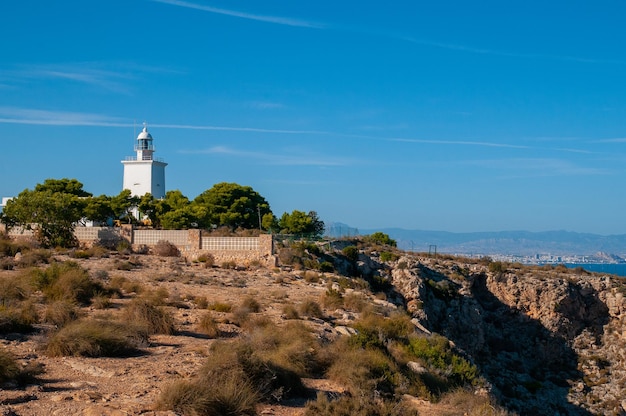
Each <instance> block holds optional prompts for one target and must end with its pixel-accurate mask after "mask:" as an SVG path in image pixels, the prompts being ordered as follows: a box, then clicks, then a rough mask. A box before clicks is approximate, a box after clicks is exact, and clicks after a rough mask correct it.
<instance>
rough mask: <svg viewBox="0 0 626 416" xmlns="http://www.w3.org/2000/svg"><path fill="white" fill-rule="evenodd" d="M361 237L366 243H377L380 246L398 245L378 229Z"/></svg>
mask: <svg viewBox="0 0 626 416" xmlns="http://www.w3.org/2000/svg"><path fill="white" fill-rule="evenodd" d="M363 239H364V240H365V242H367V243H370V244H378V245H381V246H391V247H397V245H398V243H397V242H396V240H393V239H391V238H390V237H389V235H388V234H385V233H383V232H380V231H378V232H375V233H373V234H371V235H368V236H365V237H364V238H363Z"/></svg>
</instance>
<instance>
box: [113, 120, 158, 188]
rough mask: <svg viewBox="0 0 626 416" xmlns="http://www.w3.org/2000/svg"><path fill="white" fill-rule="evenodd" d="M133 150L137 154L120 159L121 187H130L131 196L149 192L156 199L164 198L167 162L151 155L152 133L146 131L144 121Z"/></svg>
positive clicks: (152, 150)
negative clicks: (122, 170) (122, 179)
mask: <svg viewBox="0 0 626 416" xmlns="http://www.w3.org/2000/svg"><path fill="white" fill-rule="evenodd" d="M135 151H136V152H137V156H129V157H127V158H126V160H123V161H122V164H123V165H124V185H123V189H130V192H131V195H133V196H138V197H142V196H144V195H145V194H147V193H151V194H152V196H153V197H155V198H156V199H161V198H164V197H165V167H166V166H167V163H165V162H164V161H163V160H160V159H155V158H154V157H153V155H154V145H153V144H152V135H150V133H148V128H147V127H146V123H144V125H143V130H142V131H141V133H139V136H137V144H135Z"/></svg>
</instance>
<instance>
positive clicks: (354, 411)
mask: <svg viewBox="0 0 626 416" xmlns="http://www.w3.org/2000/svg"><path fill="white" fill-rule="evenodd" d="M418 414H419V413H418V412H417V410H415V409H412V408H411V407H410V405H405V404H404V403H402V402H400V403H396V402H395V401H393V402H392V401H387V400H380V399H379V400H371V399H370V398H368V397H355V396H341V397H338V398H336V399H334V400H329V399H328V397H327V396H326V394H324V393H322V392H318V394H317V399H316V400H315V401H310V402H308V403H307V405H306V410H305V412H304V416H417V415H418Z"/></svg>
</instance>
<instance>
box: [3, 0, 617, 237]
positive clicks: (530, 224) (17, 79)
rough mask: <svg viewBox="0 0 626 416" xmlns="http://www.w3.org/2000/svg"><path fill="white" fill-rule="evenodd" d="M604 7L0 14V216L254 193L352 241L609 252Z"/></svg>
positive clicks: (612, 150) (159, 3) (40, 9)
mask: <svg viewBox="0 0 626 416" xmlns="http://www.w3.org/2000/svg"><path fill="white" fill-rule="evenodd" d="M625 14H626V3H623V2H619V1H600V2H593V3H590V2H584V1H568V2H565V1H552V2H548V3H546V2H539V1H527V2H506V3H502V2H496V1H487V2H480V3H478V4H476V3H467V2H460V1H442V2H436V3H435V2H405V1H402V2H393V1H392V2H391V3H385V6H384V7H381V6H380V3H378V2H372V1H359V2H356V1H344V2H340V3H337V2H330V1H319V2H313V3H301V2H287V1H272V0H270V1H267V2H262V3H259V2H252V1H246V0H244V1H239V2H236V3H233V2H227V1H224V0H220V1H208V0H190V1H179V0H129V1H120V0H111V1H109V2H82V1H77V0H68V1H63V2H54V3H50V2H42V1H37V0H23V1H20V2H5V3H3V4H2V5H0V15H1V16H2V17H3V19H2V24H1V25H0V36H2V38H3V39H4V40H5V42H4V43H3V53H2V55H1V56H0V143H1V144H2V146H1V147H0V154H1V156H2V157H1V158H0V196H15V195H17V194H18V193H19V192H21V191H22V190H23V189H25V188H31V189H32V188H33V187H34V186H35V185H36V184H37V183H42V182H43V181H44V180H45V179H47V178H63V177H67V178H75V179H78V180H79V181H81V182H82V183H83V184H84V185H85V186H84V187H85V190H87V191H89V192H91V193H93V194H95V195H99V194H108V195H114V194H118V193H119V192H120V191H121V190H122V175H123V169H122V166H121V164H120V161H121V160H124V158H125V157H126V156H129V155H132V154H133V153H134V150H133V146H134V144H135V138H136V137H137V134H139V132H140V131H141V128H142V123H143V122H146V123H147V126H148V129H149V130H150V133H151V134H152V136H153V137H154V145H155V148H156V153H155V157H158V158H163V159H164V160H165V161H166V162H167V163H168V168H167V181H166V185H167V190H173V189H179V190H180V191H181V192H182V193H183V194H185V195H186V196H188V197H189V198H190V199H193V198H195V197H196V196H197V195H198V194H200V193H201V192H203V191H204V190H206V189H209V188H211V187H212V186H213V185H214V184H215V183H219V182H236V183H239V184H241V185H249V186H252V187H253V188H254V189H255V190H256V191H257V192H259V193H260V194H261V195H263V196H264V197H265V198H266V199H267V201H268V202H269V203H270V205H271V208H272V210H273V211H274V213H275V214H276V215H278V216H280V215H281V214H282V213H283V212H291V211H292V210H294V209H298V210H302V211H310V210H314V211H317V212H318V213H319V215H320V217H321V219H322V220H324V221H326V222H343V223H345V224H349V225H350V226H352V227H356V228H359V229H374V228H390V227H400V228H404V229H419V230H444V231H451V232H473V231H503V230H528V231H547V230H568V231H575V232H587V233H596V234H602V235H609V234H626V219H625V218H624V214H623V212H624V209H623V207H624V206H626V193H624V192H622V190H621V186H622V184H623V183H624V182H626V123H625V122H624V120H626V82H624V76H623V74H624V69H625V68H626V36H624V34H623V16H624V15H625Z"/></svg>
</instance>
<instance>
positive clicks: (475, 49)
mask: <svg viewBox="0 0 626 416" xmlns="http://www.w3.org/2000/svg"><path fill="white" fill-rule="evenodd" d="M391 37H396V38H397V39H401V40H404V41H406V42H410V43H414V44H417V45H422V46H428V47H434V48H439V49H448V50H453V51H459V52H467V53H472V54H479V55H492V56H502V57H509V58H522V59H550V60H555V61H570V62H580V63H612V64H623V63H624V62H623V61H617V60H611V59H595V58H585V57H580V56H568V55H556V54H537V53H522V52H509V51H501V50H495V49H489V48H478V47H473V46H467V45H462V44H455V43H446V42H437V41H431V40H426V39H417V38H414V37H410V36H393V35H392V36H391Z"/></svg>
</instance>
